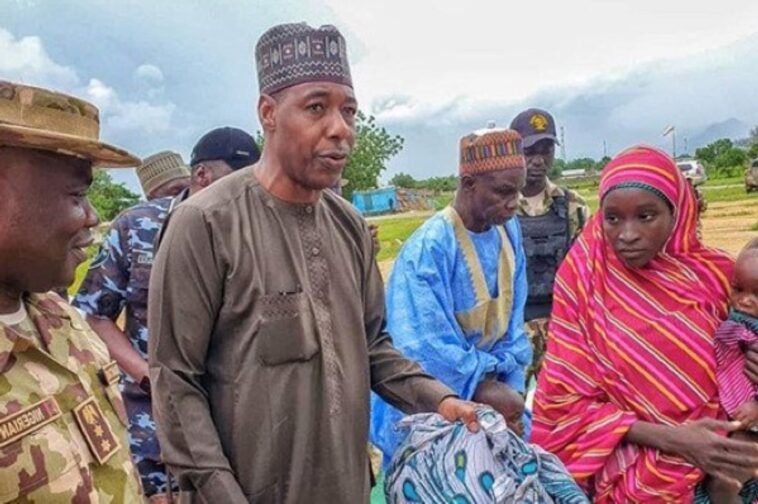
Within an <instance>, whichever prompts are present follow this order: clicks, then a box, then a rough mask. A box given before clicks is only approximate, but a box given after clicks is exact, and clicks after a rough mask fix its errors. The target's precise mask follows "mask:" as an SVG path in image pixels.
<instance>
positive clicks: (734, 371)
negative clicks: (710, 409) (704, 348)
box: [716, 320, 758, 416]
mask: <svg viewBox="0 0 758 504" xmlns="http://www.w3.org/2000/svg"><path fill="white" fill-rule="evenodd" d="M755 341H758V335H756V334H755V333H754V332H753V331H751V330H750V329H749V328H748V327H747V326H745V325H744V324H740V323H739V322H736V321H734V320H727V321H726V322H724V323H723V324H721V327H719V329H718V331H716V364H717V368H716V369H717V371H716V376H717V378H718V387H719V398H720V399H721V405H722V406H723V407H724V410H726V412H727V414H729V415H730V416H733V415H734V412H735V411H736V410H737V408H739V407H740V405H742V404H743V403H746V402H748V401H752V400H753V399H755V395H756V394H758V386H756V385H755V384H753V382H751V381H750V380H749V379H748V377H747V376H745V373H744V371H743V368H744V366H745V354H744V353H743V352H742V349H741V348H740V344H741V343H753V342H755Z"/></svg>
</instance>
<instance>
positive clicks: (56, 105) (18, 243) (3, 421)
mask: <svg viewBox="0 0 758 504" xmlns="http://www.w3.org/2000/svg"><path fill="white" fill-rule="evenodd" d="M98 131H99V122H98V111H97V109H96V108H95V107H93V106H92V105H90V104H89V103H86V102H84V101H81V100H78V99H76V98H73V97H70V96H66V95H62V94H58V93H53V92H50V91H46V90H43V89H38V88H32V87H29V86H24V85H17V84H12V83H8V82H0V264H2V268H0V475H1V476H0V502H40V503H42V502H44V503H48V502H61V503H62V502H66V503H69V502H73V503H101V502H109V503H139V502H142V500H143V497H142V491H141V488H140V482H139V479H138V477H137V474H136V471H135V468H134V465H133V464H132V461H131V458H130V456H129V449H128V440H127V431H126V415H125V411H124V404H123V402H122V399H121V395H120V393H119V391H118V385H117V384H118V379H119V371H118V366H117V365H116V363H115V362H114V361H112V360H111V358H110V356H109V355H108V350H107V348H106V347H105V345H104V344H103V343H102V341H100V339H99V338H97V336H96V335H95V334H94V333H93V332H92V331H91V330H90V329H89V327H88V326H87V324H86V323H85V322H84V320H82V318H81V316H80V315H79V314H78V313H77V311H76V310H74V309H73V308H71V307H70V306H69V305H67V304H66V303H65V302H64V301H63V300H62V299H61V298H60V297H59V296H58V295H56V294H54V293H53V292H47V291H48V290H49V289H51V288H52V287H55V286H59V285H65V284H67V283H70V282H71V281H72V280H73V277H74V270H75V268H76V265H77V264H79V263H80V262H82V261H83V260H84V259H86V248H87V247H88V246H89V245H90V244H91V243H92V233H91V229H92V228H93V227H94V226H95V225H96V224H97V222H98V219H97V214H96V213H95V211H94V210H93V208H92V207H91V206H90V204H89V202H88V200H87V198H86V191H87V188H88V187H89V185H90V184H91V183H92V167H93V165H94V164H96V163H107V164H108V166H119V165H120V166H131V165H134V164H137V163H138V162H139V161H138V160H137V159H136V158H134V157H133V156H131V155H130V154H128V153H126V152H124V151H122V150H120V149H117V148H115V147H111V146H108V145H106V144H103V143H100V142H99V141H98ZM30 208H33V209H34V210H33V211H29V209H30Z"/></svg>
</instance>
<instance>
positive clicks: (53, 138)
mask: <svg viewBox="0 0 758 504" xmlns="http://www.w3.org/2000/svg"><path fill="white" fill-rule="evenodd" d="M99 116H100V113H99V111H98V110H97V107H95V106H94V105H92V104H91V103H88V102H86V101H84V100H80V99H79V98H75V97H73V96H68V95H65V94H63V93H57V92H54V91H49V90H47V89H42V88H37V87H32V86H27V85H25V84H16V83H13V82H7V81H0V146H10V147H25V148H29V149H40V150H46V151H51V152H56V153H59V154H63V155H67V156H76V157H81V158H84V159H89V160H90V161H92V163H93V164H94V165H106V166H109V167H118V166H124V167H126V166H136V165H138V164H139V163H140V160H139V158H137V157H135V156H134V155H132V154H130V153H128V152H127V151H125V150H123V149H119V148H118V147H114V146H112V145H108V144H106V143H103V142H101V141H100V140H99V137H100V118H99Z"/></svg>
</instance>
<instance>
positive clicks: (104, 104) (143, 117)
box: [85, 79, 176, 134]
mask: <svg viewBox="0 0 758 504" xmlns="http://www.w3.org/2000/svg"><path fill="white" fill-rule="evenodd" d="M85 92H86V95H87V97H88V98H89V99H90V100H92V101H93V102H94V103H95V104H96V105H97V106H98V107H99V108H100V110H101V116H102V120H103V123H104V126H105V127H106V128H107V129H109V130H110V131H113V132H124V131H133V132H141V133H144V134H155V133H165V132H167V131H169V130H171V119H172V117H173V114H174V110H175V109H176V106H175V105H174V104H173V103H171V102H168V103H162V104H152V103H149V102H147V101H144V100H138V101H125V100H121V98H119V96H118V93H117V92H116V91H115V90H114V89H113V88H112V87H110V86H108V85H106V84H105V83H103V82H102V81H100V80H98V79H91V80H90V82H89V84H88V85H87V88H86V90H85Z"/></svg>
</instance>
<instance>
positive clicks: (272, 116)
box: [258, 94, 277, 131]
mask: <svg viewBox="0 0 758 504" xmlns="http://www.w3.org/2000/svg"><path fill="white" fill-rule="evenodd" d="M276 105H277V104H276V98H274V97H273V96H269V95H265V94H262V95H261V96H260V97H259V98H258V121H260V123H261V126H262V127H263V131H273V130H275V129H276Z"/></svg>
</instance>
